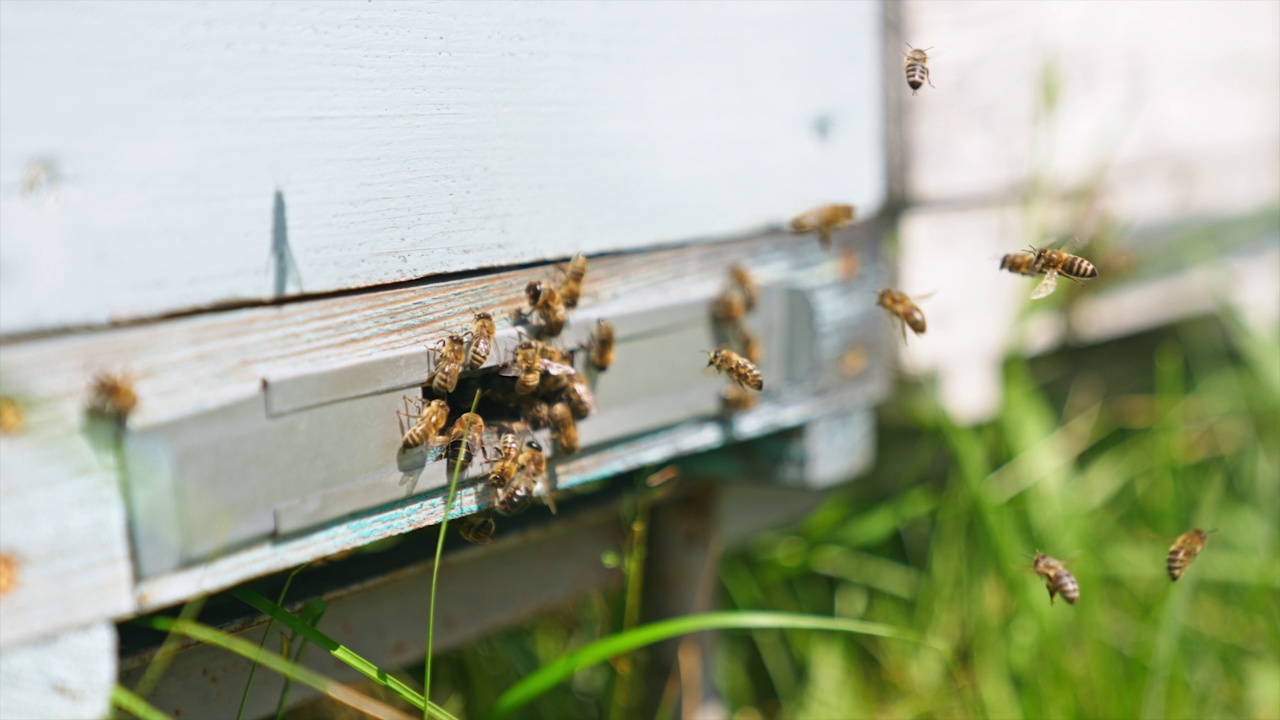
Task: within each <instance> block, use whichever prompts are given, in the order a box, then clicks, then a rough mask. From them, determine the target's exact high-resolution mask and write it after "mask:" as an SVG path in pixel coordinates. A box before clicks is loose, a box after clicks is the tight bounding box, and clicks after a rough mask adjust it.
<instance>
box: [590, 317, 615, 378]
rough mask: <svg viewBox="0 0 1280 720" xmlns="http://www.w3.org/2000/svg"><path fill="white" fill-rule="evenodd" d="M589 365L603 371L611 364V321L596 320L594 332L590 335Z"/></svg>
mask: <svg viewBox="0 0 1280 720" xmlns="http://www.w3.org/2000/svg"><path fill="white" fill-rule="evenodd" d="M589 360H590V361H591V367H593V368H595V369H596V370H599V371H601V372H604V371H605V370H608V369H609V366H610V365H612V364H613V323H611V322H609V321H608V320H597V321H596V332H595V334H594V335H592V337H591V356H590V358H589Z"/></svg>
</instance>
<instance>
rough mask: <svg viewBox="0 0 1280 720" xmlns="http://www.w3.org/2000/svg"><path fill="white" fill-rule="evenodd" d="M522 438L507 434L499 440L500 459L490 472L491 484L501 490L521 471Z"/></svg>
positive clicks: (489, 479) (495, 462)
mask: <svg viewBox="0 0 1280 720" xmlns="http://www.w3.org/2000/svg"><path fill="white" fill-rule="evenodd" d="M519 459H520V438H518V437H516V434H515V433H512V432H506V433H503V434H502V437H500V438H498V459H497V460H496V461H494V465H493V469H492V470H490V471H489V478H488V481H489V484H490V485H492V486H493V487H494V488H496V489H498V490H501V489H502V488H504V487H506V486H507V485H509V484H510V483H511V481H512V480H514V479H515V477H516V471H518V470H519V469H520V464H519V462H518V461H519Z"/></svg>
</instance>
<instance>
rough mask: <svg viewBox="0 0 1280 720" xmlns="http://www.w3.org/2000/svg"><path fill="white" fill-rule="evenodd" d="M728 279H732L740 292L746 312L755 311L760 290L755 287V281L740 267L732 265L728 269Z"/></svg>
mask: <svg viewBox="0 0 1280 720" xmlns="http://www.w3.org/2000/svg"><path fill="white" fill-rule="evenodd" d="M729 277H731V278H733V282H734V284H736V285H737V286H738V289H739V290H741V291H742V299H743V301H744V302H745V303H746V306H747V312H751V311H752V310H755V309H756V303H757V302H759V300H760V288H759V287H758V286H757V285H756V279H755V278H753V277H752V276H751V273H750V272H748V271H747V269H746V268H744V267H742V266H741V265H734V266H733V267H731V268H729Z"/></svg>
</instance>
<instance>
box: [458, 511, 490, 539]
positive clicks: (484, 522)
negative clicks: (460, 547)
mask: <svg viewBox="0 0 1280 720" xmlns="http://www.w3.org/2000/svg"><path fill="white" fill-rule="evenodd" d="M497 531H498V524H497V523H496V522H494V520H493V511H492V510H486V511H484V512H483V513H476V514H474V515H468V516H466V517H464V518H462V519H461V520H459V521H458V534H459V535H461V536H462V539H463V540H466V541H467V542H473V543H481V544H486V545H487V544H489V543H491V542H493V535H494V533H496V532H497Z"/></svg>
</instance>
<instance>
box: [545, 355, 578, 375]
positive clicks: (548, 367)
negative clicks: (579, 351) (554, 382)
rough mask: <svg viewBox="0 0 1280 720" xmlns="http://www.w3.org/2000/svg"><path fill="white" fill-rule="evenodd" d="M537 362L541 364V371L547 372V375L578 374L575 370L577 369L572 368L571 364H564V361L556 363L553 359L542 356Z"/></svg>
mask: <svg viewBox="0 0 1280 720" xmlns="http://www.w3.org/2000/svg"><path fill="white" fill-rule="evenodd" d="M539 363H540V364H541V367H542V372H544V373H546V374H548V375H576V374H578V371H577V370H574V369H573V366H572V365H565V364H564V363H558V362H556V361H554V360H547V359H545V358H543V359H542V360H540V361H539Z"/></svg>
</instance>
